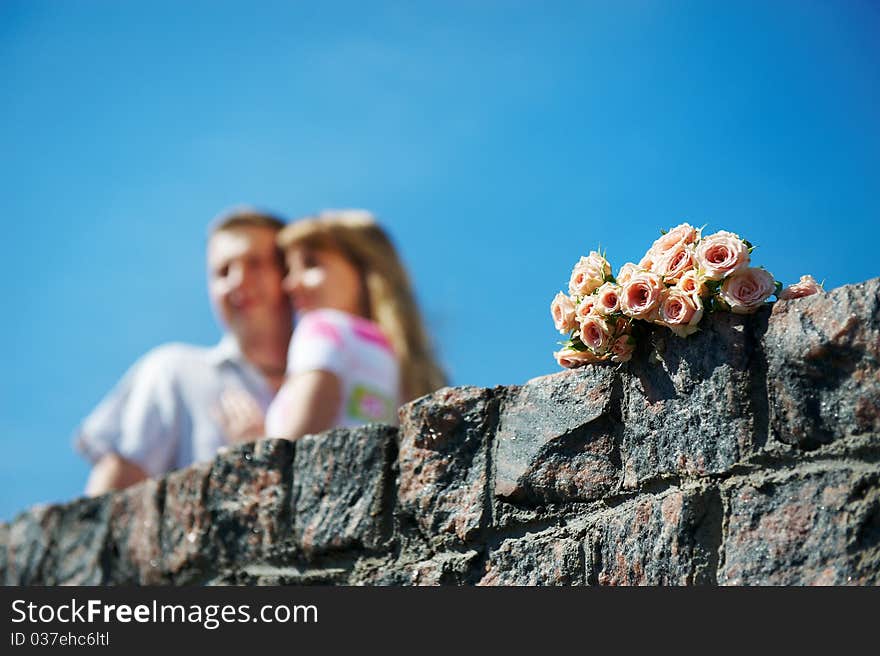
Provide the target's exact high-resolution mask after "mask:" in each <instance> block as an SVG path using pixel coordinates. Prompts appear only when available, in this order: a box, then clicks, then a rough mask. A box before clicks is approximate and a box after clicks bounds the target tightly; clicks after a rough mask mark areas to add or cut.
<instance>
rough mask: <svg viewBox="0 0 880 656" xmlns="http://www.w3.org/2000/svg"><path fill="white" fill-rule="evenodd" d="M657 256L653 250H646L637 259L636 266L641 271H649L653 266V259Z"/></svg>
mask: <svg viewBox="0 0 880 656" xmlns="http://www.w3.org/2000/svg"><path fill="white" fill-rule="evenodd" d="M656 258H657V254H656V253H654V251H648V252H647V253H645V255H644V256H643V257H642V259H641V260H639V263H638V264H637V265H636V268H637V269H639V270H641V271H650V270H652V269H653V268H654V260H655V259H656Z"/></svg>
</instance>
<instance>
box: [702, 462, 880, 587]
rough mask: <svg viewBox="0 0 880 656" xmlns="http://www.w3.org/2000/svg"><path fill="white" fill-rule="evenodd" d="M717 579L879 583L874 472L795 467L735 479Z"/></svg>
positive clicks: (879, 497)
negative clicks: (761, 475)
mask: <svg viewBox="0 0 880 656" xmlns="http://www.w3.org/2000/svg"><path fill="white" fill-rule="evenodd" d="M724 495H725V505H726V512H727V518H726V530H725V536H724V559H723V564H722V566H721V568H720V571H719V575H718V582H719V583H721V584H726V585H843V584H860V585H864V584H874V585H876V584H878V583H880V473H878V472H877V471H876V469H875V470H874V471H858V470H850V469H832V470H827V471H822V470H816V469H812V470H807V471H794V472H788V473H784V474H776V475H764V476H763V477H761V478H758V479H757V480H749V479H746V480H734V481H732V482H731V483H729V484H728V485H727V486H726V489H725V490H724Z"/></svg>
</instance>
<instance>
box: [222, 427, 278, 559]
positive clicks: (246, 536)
mask: <svg viewBox="0 0 880 656" xmlns="http://www.w3.org/2000/svg"><path fill="white" fill-rule="evenodd" d="M293 459H294V444H293V443H292V442H290V441H288V440H258V441H256V442H254V443H252V444H247V445H244V446H242V447H238V448H236V449H232V450H230V451H228V452H226V453H224V454H222V455H220V456H219V457H218V458H216V459H215V460H214V464H213V466H212V468H211V474H210V477H209V479H208V488H207V491H206V505H207V510H208V512H209V513H210V516H211V526H210V536H209V540H210V542H211V543H212V545H214V547H215V548H216V549H217V557H218V558H220V559H221V561H223V562H226V563H229V562H235V561H240V560H242V559H246V560H249V561H251V562H253V561H258V560H261V559H265V558H267V557H269V556H271V555H273V554H274V553H275V550H276V547H281V544H282V541H283V539H284V538H286V537H287V536H288V535H289V533H290V507H291V505H290V494H291V492H290V491H291V475H292V466H293Z"/></svg>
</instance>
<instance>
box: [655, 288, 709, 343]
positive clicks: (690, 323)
mask: <svg viewBox="0 0 880 656" xmlns="http://www.w3.org/2000/svg"><path fill="white" fill-rule="evenodd" d="M702 318H703V302H702V301H701V300H700V297H699V296H695V295H692V294H685V293H684V292H682V291H681V290H679V289H676V288H675V287H673V288H671V289H670V290H669V291H668V292H667V293H666V294H665V295H664V297H663V301H662V302H661V303H660V312H659V313H658V322H659V323H661V324H662V325H664V326H666V327H667V328H669V330H671V331H672V332H674V333H675V334H676V335H678V336H679V337H687V336H688V335H691V334H693V333H695V332H697V324H698V323H700V319H702Z"/></svg>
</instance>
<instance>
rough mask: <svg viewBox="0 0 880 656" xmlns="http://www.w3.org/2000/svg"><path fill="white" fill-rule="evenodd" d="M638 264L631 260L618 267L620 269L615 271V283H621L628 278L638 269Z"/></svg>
mask: <svg viewBox="0 0 880 656" xmlns="http://www.w3.org/2000/svg"><path fill="white" fill-rule="evenodd" d="M640 270H641V269H640V268H639V265H638V264H633V263H632V262H627V263H626V264H624V265H623V266H622V267H620V271H618V272H617V284H618V285H622V284H623V283H625V282H626V281H627V280H629V279H630V278H631V277H632V275H633V274H634V273H636V272H637V271H640Z"/></svg>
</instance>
